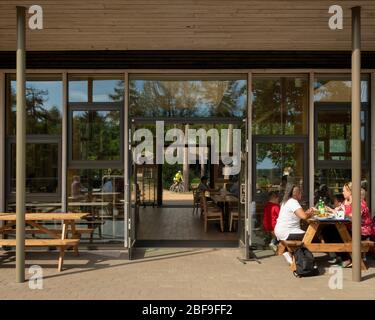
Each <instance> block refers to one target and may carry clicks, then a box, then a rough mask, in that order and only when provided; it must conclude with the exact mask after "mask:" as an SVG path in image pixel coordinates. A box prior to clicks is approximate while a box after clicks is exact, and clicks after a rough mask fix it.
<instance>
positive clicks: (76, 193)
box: [71, 176, 82, 199]
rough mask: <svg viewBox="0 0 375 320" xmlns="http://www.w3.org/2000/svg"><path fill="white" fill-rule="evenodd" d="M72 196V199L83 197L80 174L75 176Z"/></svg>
mask: <svg viewBox="0 0 375 320" xmlns="http://www.w3.org/2000/svg"><path fill="white" fill-rule="evenodd" d="M71 196H72V199H80V198H81V197H82V193H81V179H80V177H79V176H74V177H73V182H72V185H71Z"/></svg>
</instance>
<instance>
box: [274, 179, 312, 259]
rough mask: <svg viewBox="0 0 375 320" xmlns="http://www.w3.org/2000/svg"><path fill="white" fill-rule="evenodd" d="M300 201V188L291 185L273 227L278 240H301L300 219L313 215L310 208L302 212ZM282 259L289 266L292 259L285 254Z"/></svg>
mask: <svg viewBox="0 0 375 320" xmlns="http://www.w3.org/2000/svg"><path fill="white" fill-rule="evenodd" d="M301 199H302V192H301V189H300V187H298V186H296V185H293V186H291V187H290V188H289V189H288V188H287V190H286V192H285V194H284V198H283V201H282V203H281V208H280V213H279V217H278V218H277V222H276V226H275V235H276V237H277V239H278V240H302V239H303V236H304V235H305V231H303V230H302V229H301V219H304V220H307V219H308V218H310V217H311V216H312V214H313V209H312V208H310V209H308V210H307V211H304V210H303V209H302V207H301V205H300V203H299V201H301ZM283 255H284V258H285V259H286V261H287V262H288V263H289V264H291V263H292V257H291V256H290V254H289V253H288V252H285V253H284V254H283Z"/></svg>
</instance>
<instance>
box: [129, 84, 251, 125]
mask: <svg viewBox="0 0 375 320" xmlns="http://www.w3.org/2000/svg"><path fill="white" fill-rule="evenodd" d="M129 85H130V89H129V90H130V93H129V94H130V115H131V116H133V117H239V118H241V117H245V116H246V109H247V92H246V91H247V90H246V88H247V85H246V80H222V79H218V80H200V79H191V80H183V79H182V80H142V79H140V80H138V79H137V80H134V79H133V80H131V81H130V84H129Z"/></svg>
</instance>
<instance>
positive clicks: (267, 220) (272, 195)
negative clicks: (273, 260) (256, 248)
mask: <svg viewBox="0 0 375 320" xmlns="http://www.w3.org/2000/svg"><path fill="white" fill-rule="evenodd" d="M279 213H280V204H279V194H278V192H276V191H270V192H269V193H268V202H267V203H266V205H265V206H264V209H263V228H264V230H265V231H266V232H268V234H269V235H270V239H271V241H270V244H269V246H270V248H271V249H272V250H273V251H275V252H276V249H277V243H278V241H277V239H276V237H275V233H274V230H275V226H276V221H277V218H278V217H279Z"/></svg>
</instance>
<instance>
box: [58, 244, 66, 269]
mask: <svg viewBox="0 0 375 320" xmlns="http://www.w3.org/2000/svg"><path fill="white" fill-rule="evenodd" d="M64 255H65V247H63V246H62V247H60V255H59V264H58V266H57V270H58V271H59V272H60V271H61V270H62V266H63V263H64Z"/></svg>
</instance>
